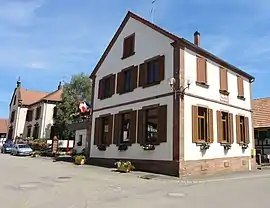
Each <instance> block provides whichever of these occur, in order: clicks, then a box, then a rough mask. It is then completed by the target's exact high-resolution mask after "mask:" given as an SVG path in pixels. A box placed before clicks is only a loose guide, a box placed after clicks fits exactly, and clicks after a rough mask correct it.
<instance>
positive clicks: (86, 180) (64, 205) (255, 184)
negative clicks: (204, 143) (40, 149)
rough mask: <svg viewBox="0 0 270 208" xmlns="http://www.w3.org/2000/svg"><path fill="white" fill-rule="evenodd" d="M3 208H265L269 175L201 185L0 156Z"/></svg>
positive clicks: (213, 179) (234, 177) (239, 176)
mask: <svg viewBox="0 0 270 208" xmlns="http://www.w3.org/2000/svg"><path fill="white" fill-rule="evenodd" d="M0 166H1V170H0V178H1V179H0V193H1V194H0V207H3V208H15V207H16V208H18V207H19V208H45V207H46V208H59V207H61V208H88V207H89V208H90V207H91V208H103V207H108V208H113V207H117V208H122V207H123V208H135V207H136V208H138V207H141V208H144V207H145V208H147V207H155V208H160V207H164V208H165V207H166V208H167V207H185V208H188V207H190V208H196V207H198V208H217V207H218V208H223V207H224V208H225V207H226V208H227V207H245V208H254V207H258V208H261V207H262V208H263V207H268V206H269V200H268V198H269V194H270V171H268V170H263V171H258V172H254V173H244V174H243V173H242V174H230V175H226V176H218V177H211V178H208V179H207V178H204V179H201V180H195V179H193V180H181V181H179V180H178V179H176V178H170V177H159V176H156V177H154V176H153V175H150V176H151V177H153V178H152V179H151V180H146V179H142V178H139V176H142V175H145V173H139V172H135V173H132V174H119V173H116V172H112V171H111V170H110V169H105V168H99V167H93V166H76V165H73V164H71V163H65V162H52V160H49V159H42V158H27V157H16V156H10V155H4V154H0Z"/></svg>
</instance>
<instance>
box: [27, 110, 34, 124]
mask: <svg viewBox="0 0 270 208" xmlns="http://www.w3.org/2000/svg"><path fill="white" fill-rule="evenodd" d="M32 120H33V110H27V113H26V121H28V122H29V121H32Z"/></svg>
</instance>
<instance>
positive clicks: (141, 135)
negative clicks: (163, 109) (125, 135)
mask: <svg viewBox="0 0 270 208" xmlns="http://www.w3.org/2000/svg"><path fill="white" fill-rule="evenodd" d="M145 127H146V123H145V111H144V110H139V111H138V137H137V143H138V144H141V145H143V144H145V139H146V138H145V136H146V134H145V133H146V132H145V131H146V129H145Z"/></svg>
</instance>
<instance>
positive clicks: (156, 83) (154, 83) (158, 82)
mask: <svg viewBox="0 0 270 208" xmlns="http://www.w3.org/2000/svg"><path fill="white" fill-rule="evenodd" d="M158 84H160V81H156V82H152V83H149V84H145V85H143V86H142V88H147V87H152V86H155V85H158Z"/></svg>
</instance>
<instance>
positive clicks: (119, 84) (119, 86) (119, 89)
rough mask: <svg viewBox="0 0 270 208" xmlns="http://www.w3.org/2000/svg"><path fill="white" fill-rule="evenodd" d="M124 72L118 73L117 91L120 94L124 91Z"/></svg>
mask: <svg viewBox="0 0 270 208" xmlns="http://www.w3.org/2000/svg"><path fill="white" fill-rule="evenodd" d="M123 74H124V73H123V72H119V73H117V89H116V93H118V94H120V93H122V91H123V80H124V79H123Z"/></svg>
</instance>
